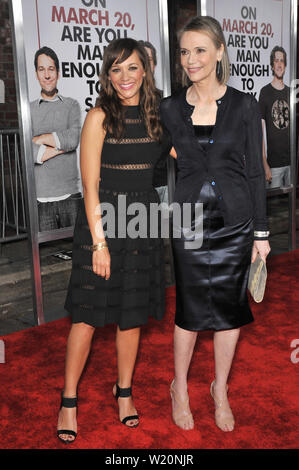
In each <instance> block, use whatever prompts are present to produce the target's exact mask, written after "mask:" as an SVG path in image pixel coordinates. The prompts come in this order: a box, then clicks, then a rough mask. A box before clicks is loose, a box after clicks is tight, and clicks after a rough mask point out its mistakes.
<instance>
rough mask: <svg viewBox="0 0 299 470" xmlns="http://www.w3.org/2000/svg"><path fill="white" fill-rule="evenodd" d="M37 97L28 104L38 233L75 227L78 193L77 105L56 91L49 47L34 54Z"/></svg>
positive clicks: (55, 72) (55, 71)
mask: <svg viewBox="0 0 299 470" xmlns="http://www.w3.org/2000/svg"><path fill="white" fill-rule="evenodd" d="M34 65H35V70H36V77H37V79H38V81H39V84H40V86H41V96H40V98H38V99H37V100H35V101H33V102H31V103H30V110H31V120H32V132H33V139H32V142H33V158H34V164H35V181H36V193H37V201H38V215H39V230H40V231H45V230H54V229H59V228H62V227H70V226H73V225H74V224H75V219H76V214H77V206H78V202H79V199H80V198H81V193H80V192H79V189H78V188H79V172H78V165H77V151H76V149H77V147H78V145H79V139H80V131H81V122H80V121H81V120H80V114H81V111H80V107H79V103H78V102H77V101H76V100H74V99H72V98H66V97H64V96H61V95H60V94H59V93H58V90H57V82H58V79H59V61H58V57H57V55H56V53H55V52H54V51H53V50H52V49H50V48H49V47H42V48H41V49H39V50H38V51H37V52H36V53H35V58H34Z"/></svg>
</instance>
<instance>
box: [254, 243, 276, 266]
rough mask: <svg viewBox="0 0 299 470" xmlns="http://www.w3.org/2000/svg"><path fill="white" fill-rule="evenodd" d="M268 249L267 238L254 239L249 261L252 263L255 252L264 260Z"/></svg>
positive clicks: (268, 251) (269, 249)
mask: <svg viewBox="0 0 299 470" xmlns="http://www.w3.org/2000/svg"><path fill="white" fill-rule="evenodd" d="M270 251H271V248H270V245H269V242H268V240H254V243H253V247H252V253H251V262H252V263H254V261H255V259H256V255H257V254H259V255H260V257H261V258H262V260H263V261H265V262H266V258H267V256H268V254H269V253H270Z"/></svg>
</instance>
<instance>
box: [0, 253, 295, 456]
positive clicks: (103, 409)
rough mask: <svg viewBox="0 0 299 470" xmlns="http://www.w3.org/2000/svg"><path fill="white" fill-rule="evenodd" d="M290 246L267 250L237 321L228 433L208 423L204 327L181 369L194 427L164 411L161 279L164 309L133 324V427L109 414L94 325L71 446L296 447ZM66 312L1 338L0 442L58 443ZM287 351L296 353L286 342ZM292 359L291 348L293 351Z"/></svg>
mask: <svg viewBox="0 0 299 470" xmlns="http://www.w3.org/2000/svg"><path fill="white" fill-rule="evenodd" d="M298 266H299V250H296V251H294V252H291V253H286V254H284V255H280V256H274V257H272V258H270V259H269V262H268V271H269V280H268V285H267V292H266V296H265V299H264V301H263V302H262V304H253V306H252V307H253V313H254V316H255V322H253V323H252V324H250V325H247V326H245V327H243V329H242V330H241V337H240V342H239V345H238V348H237V351H236V357H235V361H234V364H233V368H232V372H231V376H230V381H229V383H230V395H229V397H230V403H231V406H232V409H233V411H234V415H235V419H236V428H235V430H234V431H233V432H232V433H223V432H222V431H220V430H219V429H218V428H217V427H216V426H215V424H214V406H213V402H212V399H211V397H210V395H209V385H210V382H211V380H212V379H213V370H214V361H213V344H212V332H204V333H202V334H200V336H199V338H198V343H197V346H196V351H195V353H194V358H193V363H192V366H191V369H190V377H189V393H190V402H191V408H192V410H193V414H194V419H195V426H196V428H195V430H193V431H185V432H184V431H180V430H179V428H177V427H176V426H175V425H174V424H173V423H172V420H171V405H170V397H169V384H170V382H171V380H172V377H173V355H172V332H173V317H174V308H175V290H174V288H169V289H167V314H166V317H165V319H164V320H163V321H162V322H154V321H153V322H151V323H150V325H148V326H147V327H146V328H144V330H143V334H142V341H141V347H140V352H139V357H138V363H137V366H136V373H135V377H134V397H135V405H136V407H137V410H138V411H139V413H140V425H139V427H138V428H137V429H127V428H125V426H123V425H122V424H120V423H119V421H118V413H117V406H116V402H115V400H114V399H113V398H112V393H111V391H112V386H113V383H114V380H115V377H116V359H115V346H114V331H115V327H106V328H104V329H99V330H97V331H96V333H95V336H94V341H93V348H92V353H91V355H90V357H89V360H88V364H87V368H86V369H85V372H84V374H83V377H82V379H81V382H80V386H79V415H78V432H79V434H78V437H77V440H76V442H75V443H74V444H72V445H71V446H68V447H67V448H73V449H143V448H147V449H295V448H298V444H299V436H298V424H299V420H298V405H299V394H298V389H299V378H298V370H299V362H297V363H296V361H294V362H292V361H291V353H292V351H294V348H293V349H292V348H291V342H292V340H294V339H297V338H299V328H298V304H299V279H298ZM69 327H70V320H69V319H63V320H58V321H54V322H51V323H48V324H46V325H43V326H40V327H35V328H32V329H29V330H25V331H22V332H18V333H13V334H10V335H8V336H6V337H4V338H2V339H3V340H4V342H5V349H6V363H5V364H0V372H1V383H0V392H1V400H0V419H1V424H0V432H1V434H0V435H1V442H0V448H2V449H57V448H58V449H59V448H65V446H64V445H63V444H60V442H59V441H58V439H57V438H56V422H57V413H58V408H59V403H60V391H61V389H62V387H63V374H64V356H65V345H66V339H67V335H68V331H69ZM293 356H297V358H299V353H298V352H297V354H296V352H295V353H294V354H293ZM295 359H296V357H295Z"/></svg>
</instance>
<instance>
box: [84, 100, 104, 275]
mask: <svg viewBox="0 0 299 470" xmlns="http://www.w3.org/2000/svg"><path fill="white" fill-rule="evenodd" d="M104 117H105V115H104V112H103V111H102V110H101V109H100V108H93V109H91V110H90V111H89V112H88V114H87V116H86V119H85V123H84V126H83V129H82V133H81V143H80V168H81V176H82V185H83V196H84V204H85V211H86V217H87V220H88V225H89V229H90V233H91V236H92V244H93V245H95V244H97V243H100V242H102V241H105V235H104V231H103V227H102V221H101V215H100V214H101V210H100V200H99V184H100V167H101V153H102V148H103V143H104V138H105V131H104V129H103V121H104ZM92 262H93V271H94V272H95V273H96V274H98V275H101V276H102V277H105V278H106V279H109V277H110V254H109V251H108V248H104V249H102V250H99V251H94V252H93V255H92Z"/></svg>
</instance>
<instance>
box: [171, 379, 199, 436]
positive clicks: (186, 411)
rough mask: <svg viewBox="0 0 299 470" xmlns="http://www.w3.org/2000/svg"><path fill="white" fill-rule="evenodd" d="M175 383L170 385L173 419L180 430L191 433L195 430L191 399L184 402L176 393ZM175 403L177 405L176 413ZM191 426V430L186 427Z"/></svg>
mask: <svg viewBox="0 0 299 470" xmlns="http://www.w3.org/2000/svg"><path fill="white" fill-rule="evenodd" d="M173 383H174V380H173V381H172V382H171V385H170V396H171V399H172V419H173V421H174V422H175V424H176V425H177V426H178V427H179V428H181V429H184V431H189V430H191V429H193V428H194V421H193V416H192V413H191V411H190V407H189V397H187V398H186V400H185V401H182V400H181V398H180V397H179V396H178V394H177V392H176V391H175V389H174V385H173ZM174 402H175V403H176V405H177V406H176V411H174V406H173V405H174ZM190 424H191V427H190V428H186V427H185V426H189V425H190Z"/></svg>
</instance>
